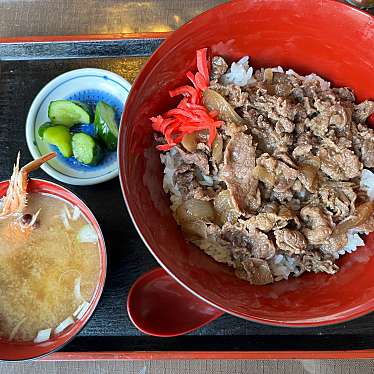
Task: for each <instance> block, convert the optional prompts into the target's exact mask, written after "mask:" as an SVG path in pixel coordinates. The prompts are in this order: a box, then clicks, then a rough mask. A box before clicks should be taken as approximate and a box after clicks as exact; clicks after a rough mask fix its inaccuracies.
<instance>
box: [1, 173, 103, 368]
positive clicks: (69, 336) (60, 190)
mask: <svg viewBox="0 0 374 374" xmlns="http://www.w3.org/2000/svg"><path fill="white" fill-rule="evenodd" d="M8 184H9V180H5V181H1V182H0V197H2V196H4V193H5V191H6V187H7V185H8ZM28 189H30V191H29V192H31V193H33V192H41V193H46V194H50V195H52V196H56V197H58V198H60V199H61V200H63V201H66V202H68V203H70V204H73V205H77V206H78V207H79V209H80V211H81V213H82V214H83V215H84V217H85V218H86V219H87V221H88V222H89V223H90V224H91V225H92V226H93V228H94V229H95V231H96V233H97V235H98V239H99V240H98V244H99V251H100V276H99V278H98V281H97V285H96V289H95V291H94V294H93V296H92V297H91V300H90V302H89V304H90V305H89V307H88V309H87V310H86V312H85V313H84V315H83V317H82V318H81V319H79V320H78V321H75V322H74V324H73V325H71V326H70V327H68V328H67V329H66V331H63V332H62V333H60V334H59V335H58V336H57V337H52V339H50V340H48V341H47V342H43V343H34V342H24V343H23V342H8V341H7V340H5V339H3V340H1V339H0V344H5V345H8V344H9V345H13V346H14V348H17V347H22V348H24V349H25V350H27V349H29V350H33V349H36V348H37V347H38V348H39V347H40V346H41V345H42V346H43V345H44V346H45V345H46V344H53V342H56V341H57V342H58V343H57V344H53V348H52V349H48V347H46V348H45V349H44V351H43V350H42V349H40V350H39V351H38V353H36V354H32V353H31V354H29V353H28V351H26V352H25V353H24V354H22V356H21V354H20V355H18V356H19V357H17V354H12V353H11V354H9V355H11V356H12V357H11V358H8V357H4V358H3V357H2V353H1V352H0V361H25V360H34V359H38V358H41V357H44V356H47V355H49V354H51V353H53V352H56V351H58V350H60V349H61V348H63V347H64V346H65V345H66V344H68V343H69V342H70V341H71V340H73V339H74V337H75V336H76V335H77V334H78V333H79V332H80V331H81V330H82V329H83V328H84V326H85V325H86V324H87V322H88V321H89V319H90V318H91V317H92V315H93V313H94V311H95V309H96V307H97V305H98V303H99V300H100V298H101V295H102V293H103V290H104V285H105V279H106V274H107V253H106V247H105V241H104V236H103V233H102V231H101V228H100V225H99V223H98V221H97V219H96V217H95V216H94V214H93V213H92V211H91V210H90V208H89V207H88V206H87V205H86V204H85V203H84V202H83V200H82V199H81V198H79V197H78V196H77V195H76V194H75V193H73V192H72V191H70V190H68V189H67V188H65V187H63V186H60V185H58V184H56V183H54V182H51V181H47V180H44V179H38V178H31V179H30V180H29V182H28Z"/></svg>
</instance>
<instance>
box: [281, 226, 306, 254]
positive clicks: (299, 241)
mask: <svg viewBox="0 0 374 374" xmlns="http://www.w3.org/2000/svg"><path fill="white" fill-rule="evenodd" d="M274 236H275V243H276V245H277V247H278V248H279V249H281V250H282V251H285V252H289V253H291V254H301V253H304V252H305V250H306V247H307V241H306V239H305V237H304V235H303V234H302V233H301V232H300V231H297V230H290V229H283V230H275V231H274Z"/></svg>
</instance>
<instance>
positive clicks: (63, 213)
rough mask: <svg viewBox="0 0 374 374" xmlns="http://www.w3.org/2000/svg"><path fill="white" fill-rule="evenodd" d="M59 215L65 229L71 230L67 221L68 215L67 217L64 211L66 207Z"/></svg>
mask: <svg viewBox="0 0 374 374" xmlns="http://www.w3.org/2000/svg"><path fill="white" fill-rule="evenodd" d="M60 217H61V220H62V223H63V224H64V226H65V228H66V229H67V230H71V226H70V223H69V217H68V214H67V213H66V209H62V211H61V214H60Z"/></svg>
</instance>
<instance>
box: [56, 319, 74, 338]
mask: <svg viewBox="0 0 374 374" xmlns="http://www.w3.org/2000/svg"><path fill="white" fill-rule="evenodd" d="M72 324H74V319H73V317H72V316H69V317H68V318H66V319H64V320H63V321H62V322H61V323H60V324H59V325H58V326H57V327H56V328H55V334H56V335H57V334H60V333H61V332H63V331H64V330H65V329H66V328H67V327H69V326H70V325H72Z"/></svg>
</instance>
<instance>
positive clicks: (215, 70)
mask: <svg viewBox="0 0 374 374" xmlns="http://www.w3.org/2000/svg"><path fill="white" fill-rule="evenodd" d="M228 68H229V66H228V65H227V63H226V61H225V60H224V58H223V57H221V56H214V57H213V58H212V71H211V72H210V79H211V80H212V81H214V80H218V79H219V78H221V77H222V75H223V74H225V73H226V71H227V69H228Z"/></svg>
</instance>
